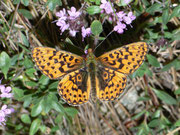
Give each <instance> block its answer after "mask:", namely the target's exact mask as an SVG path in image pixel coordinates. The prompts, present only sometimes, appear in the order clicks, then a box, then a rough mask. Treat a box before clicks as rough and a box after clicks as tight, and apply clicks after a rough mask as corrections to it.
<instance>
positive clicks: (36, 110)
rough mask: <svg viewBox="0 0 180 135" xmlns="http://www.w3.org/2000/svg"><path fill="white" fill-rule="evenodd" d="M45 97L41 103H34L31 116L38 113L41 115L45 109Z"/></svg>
mask: <svg viewBox="0 0 180 135" xmlns="http://www.w3.org/2000/svg"><path fill="white" fill-rule="evenodd" d="M43 101H44V100H43V99H41V100H40V102H39V103H37V104H36V105H34V106H33V107H32V110H31V116H32V117H36V116H37V115H39V114H40V113H41V111H42V109H43Z"/></svg>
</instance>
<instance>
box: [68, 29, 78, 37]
mask: <svg viewBox="0 0 180 135" xmlns="http://www.w3.org/2000/svg"><path fill="white" fill-rule="evenodd" d="M76 33H77V31H76V30H71V29H69V34H70V35H71V36H72V37H75V36H76Z"/></svg>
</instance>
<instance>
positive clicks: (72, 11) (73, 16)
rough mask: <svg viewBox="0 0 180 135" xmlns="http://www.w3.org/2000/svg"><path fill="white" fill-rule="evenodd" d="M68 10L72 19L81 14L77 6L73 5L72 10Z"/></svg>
mask: <svg viewBox="0 0 180 135" xmlns="http://www.w3.org/2000/svg"><path fill="white" fill-rule="evenodd" d="M67 12H68V14H69V16H70V17H69V19H71V20H73V19H75V18H77V17H79V16H80V14H81V13H80V12H79V11H77V12H76V8H75V7H71V10H68V11H67Z"/></svg>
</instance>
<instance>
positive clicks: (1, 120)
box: [0, 84, 14, 125]
mask: <svg viewBox="0 0 180 135" xmlns="http://www.w3.org/2000/svg"><path fill="white" fill-rule="evenodd" d="M0 91H1V94H0V97H1V98H5V97H6V98H11V97H13V94H12V93H10V91H11V87H9V86H8V87H5V86H4V85H1V84H0ZM13 111H14V109H12V108H11V109H8V108H7V105H3V106H2V107H1V110H0V125H6V123H5V122H6V119H5V117H6V116H8V115H9V114H11V113H12V112H13Z"/></svg>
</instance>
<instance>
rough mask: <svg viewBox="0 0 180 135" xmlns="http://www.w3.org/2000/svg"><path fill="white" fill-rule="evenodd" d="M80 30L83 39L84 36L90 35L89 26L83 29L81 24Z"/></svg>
mask: <svg viewBox="0 0 180 135" xmlns="http://www.w3.org/2000/svg"><path fill="white" fill-rule="evenodd" d="M81 31H82V37H83V40H84V38H85V37H86V36H90V35H91V28H87V29H85V27H84V26H83V27H82V28H81Z"/></svg>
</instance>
